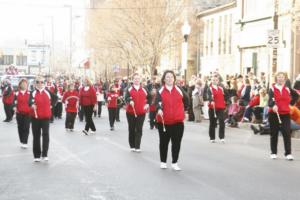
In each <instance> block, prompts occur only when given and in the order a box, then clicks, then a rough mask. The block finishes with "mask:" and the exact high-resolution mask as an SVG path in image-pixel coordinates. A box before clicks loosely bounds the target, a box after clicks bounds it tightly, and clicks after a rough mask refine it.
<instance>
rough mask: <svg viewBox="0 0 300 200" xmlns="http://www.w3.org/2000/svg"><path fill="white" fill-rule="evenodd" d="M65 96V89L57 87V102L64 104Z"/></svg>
mask: <svg viewBox="0 0 300 200" xmlns="http://www.w3.org/2000/svg"><path fill="white" fill-rule="evenodd" d="M63 95H64V93H63V87H61V86H58V87H57V101H58V102H62V97H63Z"/></svg>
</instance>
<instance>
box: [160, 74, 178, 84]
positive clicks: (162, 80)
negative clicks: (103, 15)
mask: <svg viewBox="0 0 300 200" xmlns="http://www.w3.org/2000/svg"><path fill="white" fill-rule="evenodd" d="M168 73H170V74H172V75H173V77H174V83H175V82H176V75H175V73H174V71H172V70H166V71H165V72H164V74H163V75H162V77H161V84H162V85H164V84H165V78H166V75H167V74H168Z"/></svg>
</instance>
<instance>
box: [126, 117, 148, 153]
mask: <svg viewBox="0 0 300 200" xmlns="http://www.w3.org/2000/svg"><path fill="white" fill-rule="evenodd" d="M126 116H127V121H128V130H129V146H130V148H135V149H140V146H141V140H142V135H143V124H144V121H145V114H144V115H138V116H137V117H135V116H134V115H132V114H129V113H126Z"/></svg>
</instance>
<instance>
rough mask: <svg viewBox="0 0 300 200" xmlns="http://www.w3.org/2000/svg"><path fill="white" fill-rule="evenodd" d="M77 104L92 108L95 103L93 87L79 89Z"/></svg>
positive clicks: (95, 97)
mask: <svg viewBox="0 0 300 200" xmlns="http://www.w3.org/2000/svg"><path fill="white" fill-rule="evenodd" d="M79 102H80V105H82V106H91V105H93V106H94V105H95V104H96V103H97V96H96V91H95V89H94V87H93V86H89V87H82V88H81V89H80V92H79Z"/></svg>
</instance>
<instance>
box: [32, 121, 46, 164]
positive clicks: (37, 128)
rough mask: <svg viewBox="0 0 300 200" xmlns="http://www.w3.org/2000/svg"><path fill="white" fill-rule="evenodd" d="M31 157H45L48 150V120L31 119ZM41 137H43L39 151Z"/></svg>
mask: <svg viewBox="0 0 300 200" xmlns="http://www.w3.org/2000/svg"><path fill="white" fill-rule="evenodd" d="M32 134H33V156H34V158H40V157H41V156H42V157H47V156H48V149H49V120H48V119H32ZM41 135H42V137H43V140H42V141H43V143H42V150H41Z"/></svg>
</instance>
